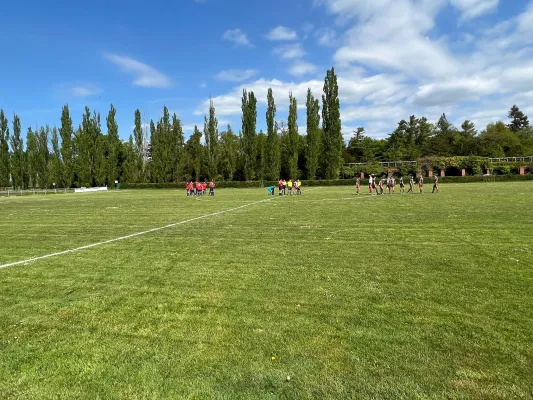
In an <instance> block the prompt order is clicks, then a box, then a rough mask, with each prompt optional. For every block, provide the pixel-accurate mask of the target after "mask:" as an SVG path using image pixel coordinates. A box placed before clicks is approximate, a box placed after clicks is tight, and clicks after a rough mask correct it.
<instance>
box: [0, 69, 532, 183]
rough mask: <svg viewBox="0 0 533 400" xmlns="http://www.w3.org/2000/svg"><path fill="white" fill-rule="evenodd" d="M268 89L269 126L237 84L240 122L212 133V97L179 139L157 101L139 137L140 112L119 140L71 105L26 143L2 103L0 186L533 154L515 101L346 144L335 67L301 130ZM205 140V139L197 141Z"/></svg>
mask: <svg viewBox="0 0 533 400" xmlns="http://www.w3.org/2000/svg"><path fill="white" fill-rule="evenodd" d="M276 112H277V110H276V103H275V100H274V97H273V94H272V89H269V90H268V93H267V110H266V114H265V118H266V128H267V131H266V132H263V131H262V130H261V131H259V133H258V132H257V98H256V97H255V94H254V92H248V91H247V90H246V89H245V90H243V95H242V117H241V129H240V131H239V133H235V132H234V131H233V130H232V127H231V126H230V125H228V126H227V127H224V128H223V129H222V130H219V126H218V120H217V118H216V110H215V105H214V104H213V101H210V104H209V113H208V115H206V116H205V117H204V126H203V130H200V128H199V127H198V126H195V127H194V131H193V133H192V134H191V135H190V137H189V138H188V139H187V140H186V138H185V135H184V132H183V128H182V124H181V121H180V119H179V118H178V117H177V116H176V114H175V113H174V114H173V115H170V113H169V111H168V109H167V107H164V109H163V114H162V117H161V118H160V119H159V120H157V121H153V120H151V121H150V123H149V138H148V137H147V136H148V135H146V134H145V131H144V130H145V129H146V128H145V127H144V126H143V122H142V118H141V112H140V110H136V111H135V113H134V128H133V132H132V133H131V134H130V136H129V140H128V141H122V140H120V138H119V133H118V129H119V127H118V124H117V122H116V119H115V117H116V109H115V107H114V106H113V105H111V107H110V110H109V112H108V114H107V117H106V121H105V123H106V133H104V132H103V130H102V121H101V118H100V114H99V113H97V112H95V111H92V112H91V110H90V109H89V108H88V107H86V108H85V112H84V114H83V116H82V122H81V124H80V125H79V126H78V127H77V128H74V126H73V123H72V118H71V115H70V111H69V107H68V105H65V106H64V107H63V109H62V113H61V123H60V127H59V128H56V127H49V126H42V127H38V128H35V130H33V129H32V128H28V130H27V133H26V137H25V140H24V138H23V136H22V132H21V124H20V118H19V117H18V115H17V114H14V115H13V120H12V124H11V128H12V129H11V130H10V126H9V121H8V120H7V117H6V116H5V115H4V111H3V110H0V187H7V186H13V187H15V188H28V187H40V188H50V187H52V186H54V185H55V186H56V187H72V186H77V187H82V186H85V187H89V186H104V185H108V186H112V185H113V184H114V182H115V181H116V180H118V181H120V182H135V183H137V182H139V183H140V182H154V183H171V182H178V181H185V180H189V179H194V180H198V179H215V180H247V181H251V180H276V179H278V178H279V177H286V178H289V177H291V178H295V177H299V178H301V179H315V178H325V179H335V178H337V177H338V176H339V173H340V171H341V166H342V164H343V163H350V162H372V161H385V160H416V159H419V158H421V157H425V156H453V155H479V156H489V157H500V156H501V157H503V156H521V155H533V130H532V129H531V127H530V126H529V121H528V117H527V116H526V115H524V114H523V112H522V111H520V109H519V108H518V107H516V106H513V107H512V108H511V110H510V111H509V118H510V123H509V124H507V125H506V124H504V123H503V122H496V123H491V124H489V125H488V126H487V127H486V128H485V129H484V130H483V131H481V132H480V133H478V131H477V130H476V127H475V126H474V124H473V123H472V122H470V121H465V122H464V123H463V124H462V125H461V127H460V129H459V128H456V127H455V126H454V125H453V124H452V123H450V122H449V121H448V119H447V118H446V116H445V115H444V114H443V115H442V116H441V117H440V119H439V120H438V121H437V123H436V124H431V123H430V122H429V121H428V120H427V119H426V118H424V117H421V118H417V117H415V116H411V117H410V118H409V120H402V121H400V122H399V123H398V127H397V128H396V129H395V130H394V131H393V132H392V133H390V135H389V136H388V137H387V138H386V139H373V138H370V137H368V136H365V131H364V128H363V127H361V128H358V129H357V130H356V131H355V132H354V135H353V137H352V138H351V139H350V140H349V141H348V143H345V142H344V140H343V137H342V133H341V119H340V102H339V88H338V84H337V76H336V74H335V70H334V68H332V69H331V70H328V71H327V73H326V76H325V78H324V87H323V93H322V98H321V101H320V99H319V98H315V96H314V94H313V93H312V92H311V90H310V89H308V91H307V99H306V117H307V122H306V124H307V125H306V135H305V136H303V135H300V134H299V130H298V104H297V99H296V98H295V97H294V96H293V94H292V93H289V114H288V119H287V121H277V120H276ZM202 138H203V140H202Z"/></svg>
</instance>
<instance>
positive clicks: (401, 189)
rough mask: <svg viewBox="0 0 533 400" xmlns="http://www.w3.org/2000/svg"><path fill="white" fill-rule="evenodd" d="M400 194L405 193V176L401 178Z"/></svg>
mask: <svg viewBox="0 0 533 400" xmlns="http://www.w3.org/2000/svg"><path fill="white" fill-rule="evenodd" d="M400 193H402V194H403V193H405V185H404V184H403V176H400Z"/></svg>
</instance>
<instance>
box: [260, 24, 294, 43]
mask: <svg viewBox="0 0 533 400" xmlns="http://www.w3.org/2000/svg"><path fill="white" fill-rule="evenodd" d="M266 38H267V39H268V40H273V41H280V40H296V39H298V35H297V34H296V31H295V30H294V29H290V28H287V27H285V26H281V25H280V26H277V27H276V28H274V29H272V30H271V31H270V32H268V33H267V34H266Z"/></svg>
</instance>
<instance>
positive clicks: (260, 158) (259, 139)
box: [255, 131, 267, 182]
mask: <svg viewBox="0 0 533 400" xmlns="http://www.w3.org/2000/svg"><path fill="white" fill-rule="evenodd" d="M255 141H256V145H255V154H256V157H257V160H256V162H257V164H256V171H257V179H258V180H260V181H261V182H262V181H263V179H265V174H266V169H267V166H266V157H265V148H266V141H267V136H266V135H265V133H263V131H260V132H259V135H257V136H256V140H255Z"/></svg>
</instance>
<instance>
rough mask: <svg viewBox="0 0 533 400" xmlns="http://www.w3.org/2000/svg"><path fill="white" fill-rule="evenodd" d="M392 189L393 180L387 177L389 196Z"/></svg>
mask: <svg viewBox="0 0 533 400" xmlns="http://www.w3.org/2000/svg"><path fill="white" fill-rule="evenodd" d="M391 189H392V180H391V178H390V177H389V176H387V190H388V191H389V194H390V191H391Z"/></svg>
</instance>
